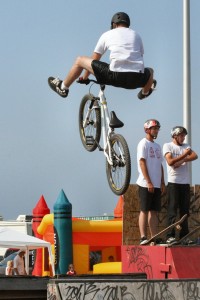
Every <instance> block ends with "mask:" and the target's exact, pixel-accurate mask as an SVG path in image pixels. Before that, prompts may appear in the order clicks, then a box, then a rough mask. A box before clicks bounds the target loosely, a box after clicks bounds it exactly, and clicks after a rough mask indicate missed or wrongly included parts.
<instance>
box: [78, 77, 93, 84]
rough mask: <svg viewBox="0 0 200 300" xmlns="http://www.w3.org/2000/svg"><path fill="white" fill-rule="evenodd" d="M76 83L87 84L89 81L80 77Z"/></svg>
mask: <svg viewBox="0 0 200 300" xmlns="http://www.w3.org/2000/svg"><path fill="white" fill-rule="evenodd" d="M76 82H77V83H81V84H86V85H87V84H89V83H90V79H88V78H87V79H83V78H82V77H79V79H78V80H77V81H76Z"/></svg>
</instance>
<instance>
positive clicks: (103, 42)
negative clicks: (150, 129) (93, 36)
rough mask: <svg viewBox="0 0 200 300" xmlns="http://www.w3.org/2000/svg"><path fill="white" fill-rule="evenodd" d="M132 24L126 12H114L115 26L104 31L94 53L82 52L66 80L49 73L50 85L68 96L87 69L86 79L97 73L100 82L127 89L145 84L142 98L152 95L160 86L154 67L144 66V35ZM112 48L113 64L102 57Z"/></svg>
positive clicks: (140, 97)
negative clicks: (90, 54) (73, 84)
mask: <svg viewBox="0 0 200 300" xmlns="http://www.w3.org/2000/svg"><path fill="white" fill-rule="evenodd" d="M129 27H130V18H129V16H128V15H127V14H126V13H124V12H118V13H116V14H114V16H113V17H112V20H111V30H109V31H107V32H105V33H103V34H102V35H101V37H100V39H99V40H98V42H97V45H96V47H95V49H94V52H93V54H92V57H87V56H79V57H77V59H76V61H75V63H74V64H73V66H72V68H71V70H70V71H69V73H68V75H67V77H66V78H65V79H64V80H63V81H62V80H60V79H59V78H54V77H49V78H48V83H49V85H50V87H51V88H52V89H53V90H54V91H55V92H56V93H57V94H59V95H60V96H61V97H63V98H66V97H67V96H68V93H69V88H70V86H71V84H72V83H73V82H74V81H75V80H77V79H78V78H79V76H80V75H81V73H82V71H83V70H85V72H84V74H83V77H82V79H83V80H87V79H88V77H89V75H90V74H93V75H94V76H95V77H96V79H97V81H98V82H99V83H100V84H105V85H112V86H115V87H121V88H125V89H136V88H142V89H141V90H140V92H139V93H138V98H139V99H140V100H142V99H144V98H146V97H148V96H149V95H150V94H151V93H152V91H153V89H154V88H155V86H156V80H154V79H153V69H152V68H145V67H144V60H143V54H144V48H143V43H142V39H141V37H140V36H139V34H138V33H137V32H135V31H134V30H132V29H131V28H129ZM107 50H109V51H110V64H107V63H105V62H102V61H100V59H101V57H102V55H103V54H104V53H105V52H106V51H107Z"/></svg>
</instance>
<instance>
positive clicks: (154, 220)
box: [148, 210, 158, 237]
mask: <svg viewBox="0 0 200 300" xmlns="http://www.w3.org/2000/svg"><path fill="white" fill-rule="evenodd" d="M148 224H149V230H150V233H151V237H153V236H154V235H155V234H157V233H158V213H157V211H154V210H151V211H150V212H149V214H148Z"/></svg>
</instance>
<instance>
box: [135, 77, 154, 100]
mask: <svg viewBox="0 0 200 300" xmlns="http://www.w3.org/2000/svg"><path fill="white" fill-rule="evenodd" d="M156 85H157V81H156V80H155V79H154V80H153V83H152V86H151V88H150V90H149V92H148V94H147V95H144V94H143V93H142V89H141V91H140V92H139V93H138V95H137V96H138V98H139V99H140V100H143V99H145V98H147V97H149V96H150V95H151V93H152V92H153V90H154V89H155V88H156Z"/></svg>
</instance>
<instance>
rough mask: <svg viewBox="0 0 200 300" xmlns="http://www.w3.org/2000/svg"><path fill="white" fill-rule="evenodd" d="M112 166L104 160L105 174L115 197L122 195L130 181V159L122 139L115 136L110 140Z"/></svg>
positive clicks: (125, 143) (117, 135)
mask: <svg viewBox="0 0 200 300" xmlns="http://www.w3.org/2000/svg"><path fill="white" fill-rule="evenodd" d="M110 143H111V154H112V158H113V165H110V164H109V162H108V161H107V160H106V174H107V179H108V183H109V186H110V188H111V190H112V191H113V193H115V194H116V195H123V194H124V193H125V192H126V190H127V189H128V187H129V183H130V179H131V158H130V153H129V149H128V145H127V142H126V140H125V139H124V137H123V136H122V135H120V134H115V135H113V136H112V137H111V139H110Z"/></svg>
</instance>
